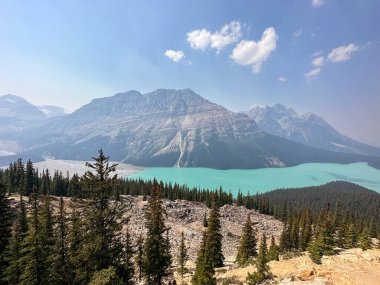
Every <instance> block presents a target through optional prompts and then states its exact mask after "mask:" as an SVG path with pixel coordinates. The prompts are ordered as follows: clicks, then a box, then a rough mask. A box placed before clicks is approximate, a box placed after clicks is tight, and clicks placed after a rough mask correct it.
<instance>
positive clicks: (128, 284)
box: [123, 229, 135, 285]
mask: <svg viewBox="0 0 380 285" xmlns="http://www.w3.org/2000/svg"><path fill="white" fill-rule="evenodd" d="M133 253H134V252H133V248H132V241H131V236H130V234H129V230H128V229H127V232H126V234H125V248H124V254H125V268H126V269H125V272H124V276H123V280H124V282H123V284H124V285H133V284H134V282H133V276H134V274H135V270H134V267H133Z"/></svg>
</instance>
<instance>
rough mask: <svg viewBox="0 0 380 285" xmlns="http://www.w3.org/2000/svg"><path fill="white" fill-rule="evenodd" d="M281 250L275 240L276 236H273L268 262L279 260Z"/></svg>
mask: <svg viewBox="0 0 380 285" xmlns="http://www.w3.org/2000/svg"><path fill="white" fill-rule="evenodd" d="M279 254H280V249H279V247H278V245H277V244H276V241H275V240H274V236H273V235H272V239H271V242H270V247H269V251H268V260H279Z"/></svg>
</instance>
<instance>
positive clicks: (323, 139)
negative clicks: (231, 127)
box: [245, 104, 380, 156]
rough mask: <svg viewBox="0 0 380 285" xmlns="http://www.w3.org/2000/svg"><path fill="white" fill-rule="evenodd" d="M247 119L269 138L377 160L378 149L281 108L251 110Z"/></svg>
mask: <svg viewBox="0 0 380 285" xmlns="http://www.w3.org/2000/svg"><path fill="white" fill-rule="evenodd" d="M245 114H247V115H248V116H250V117H251V118H252V119H254V120H255V122H256V123H257V125H258V126H259V128H260V129H262V130H263V131H265V132H268V133H270V134H273V135H276V136H280V137H283V138H286V139H290V140H293V141H296V142H300V143H303V144H306V145H310V146H313V147H318V148H322V149H327V150H331V151H339V152H347V153H359V154H366V155H377V156H380V149H379V148H376V147H373V146H369V145H366V144H363V143H360V142H357V141H354V140H352V139H350V138H348V137H346V136H344V135H342V134H341V133H339V132H338V131H337V130H335V129H334V128H333V127H332V126H331V125H329V124H328V123H327V122H326V121H325V120H324V119H323V118H321V117H319V116H317V115H315V114H311V113H306V114H298V113H296V112H295V111H294V110H293V109H291V108H287V107H285V106H283V105H281V104H276V105H273V106H266V107H259V106H257V107H254V108H252V109H251V110H249V111H248V112H245Z"/></svg>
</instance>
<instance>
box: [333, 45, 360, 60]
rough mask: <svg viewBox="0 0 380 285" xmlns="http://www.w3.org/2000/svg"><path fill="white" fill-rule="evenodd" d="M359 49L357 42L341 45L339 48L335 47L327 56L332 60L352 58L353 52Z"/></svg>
mask: <svg viewBox="0 0 380 285" xmlns="http://www.w3.org/2000/svg"><path fill="white" fill-rule="evenodd" d="M358 50H359V47H358V46H357V45H355V44H349V45H347V46H340V47H338V48H334V49H333V50H332V51H331V52H330V53H329V55H328V56H327V57H328V59H329V60H330V61H332V62H341V61H346V60H349V59H350V58H351V54H352V53H354V52H355V51H358Z"/></svg>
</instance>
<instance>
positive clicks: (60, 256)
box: [52, 197, 70, 285]
mask: <svg viewBox="0 0 380 285" xmlns="http://www.w3.org/2000/svg"><path fill="white" fill-rule="evenodd" d="M56 220H57V225H56V229H55V244H54V250H53V257H52V262H53V263H52V271H53V275H52V280H54V282H53V283H54V284H56V285H65V284H70V271H69V264H68V238H67V219H66V213H65V204H64V201H63V198H62V197H61V198H60V200H59V211H58V214H57V217H56Z"/></svg>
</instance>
